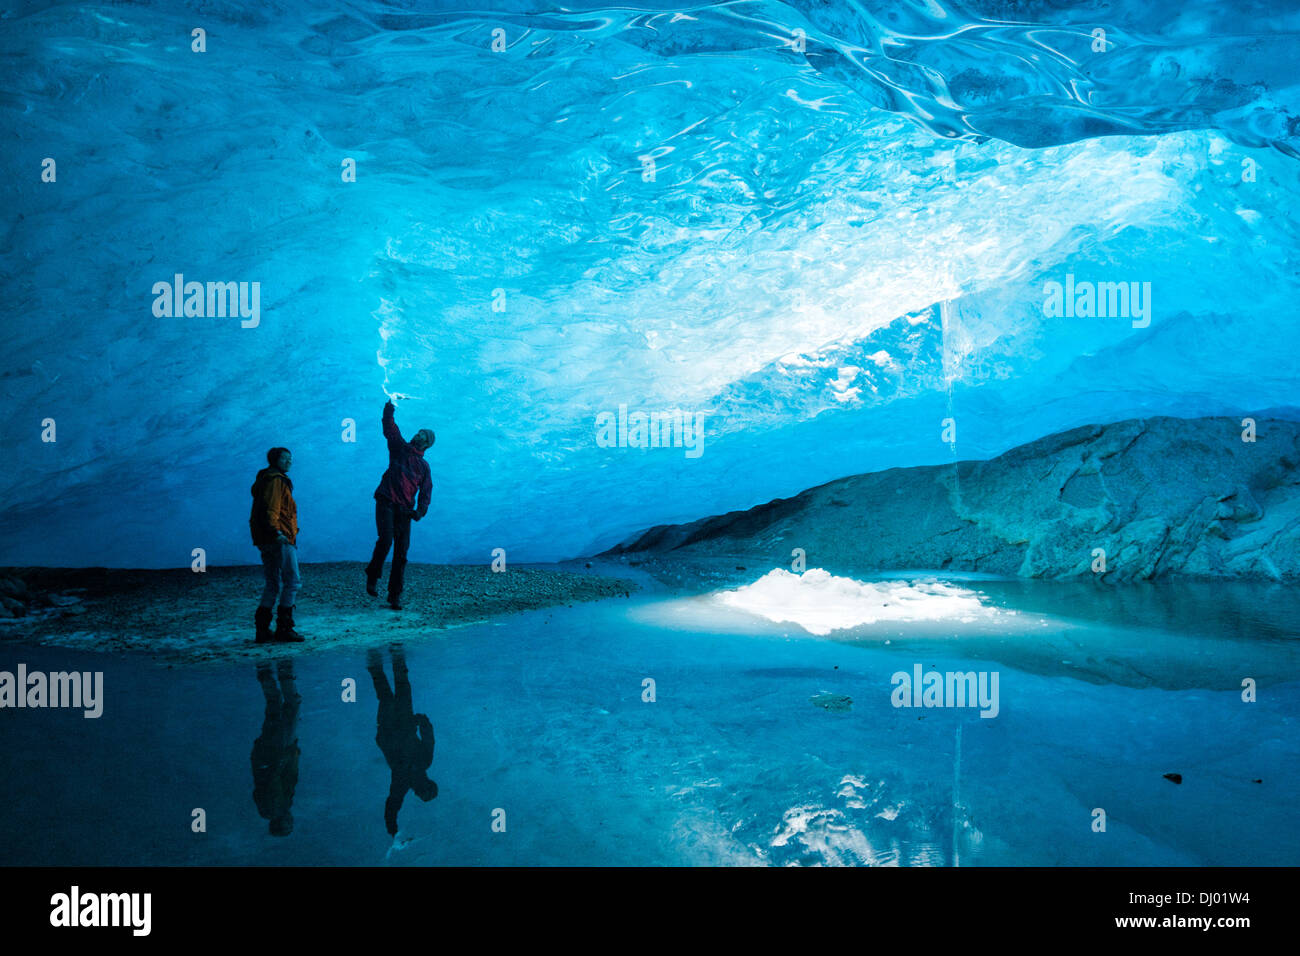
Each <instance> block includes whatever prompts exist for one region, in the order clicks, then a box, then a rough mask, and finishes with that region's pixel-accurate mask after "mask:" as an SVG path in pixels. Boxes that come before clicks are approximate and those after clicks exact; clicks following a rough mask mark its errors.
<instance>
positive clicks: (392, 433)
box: [384, 402, 406, 451]
mask: <svg viewBox="0 0 1300 956" xmlns="http://www.w3.org/2000/svg"><path fill="white" fill-rule="evenodd" d="M394 411H396V409H395V408H393V403H392V402H385V403H384V437H385V438H387V439H388V450H389V451H397V450H398V449H400V448H401V447H402V446H403V445H404V444H406V443H405V442H404V441H403V440H402V433H401V431H399V430H398V428H397V419H395V418H394V417H393V412H394Z"/></svg>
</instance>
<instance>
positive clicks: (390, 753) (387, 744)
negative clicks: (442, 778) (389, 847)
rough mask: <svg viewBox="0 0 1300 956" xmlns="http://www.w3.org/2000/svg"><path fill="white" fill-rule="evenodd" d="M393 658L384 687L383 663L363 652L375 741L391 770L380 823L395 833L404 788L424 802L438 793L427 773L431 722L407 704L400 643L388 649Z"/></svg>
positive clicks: (407, 681)
mask: <svg viewBox="0 0 1300 956" xmlns="http://www.w3.org/2000/svg"><path fill="white" fill-rule="evenodd" d="M389 654H390V655H391V657H392V659H393V687H394V688H395V689H396V690H395V692H394V690H393V689H390V688H389V686H388V678H387V676H385V674H384V662H383V658H382V657H381V656H380V654H379V651H377V650H375V649H373V648H372V649H371V650H370V651H369V652H368V653H367V654H366V670H368V671H369V672H370V677H371V679H372V680H373V681H374V683H375V694H376V695H377V696H378V697H379V715H378V718H377V720H378V725H379V728H378V732H377V733H376V734H375V742H376V743H377V744H379V749H380V750H382V751H383V752H384V759H385V760H387V761H388V767H389V769H390V770H391V771H392V781H391V783H390V784H389V787H388V799H387V800H386V801H385V802H384V823H385V824H386V825H387V827H388V832H389V833H390V834H391V835H393V836H396V835H397V811H398V810H400V809H402V801H403V800H405V799H406V792H407V791H408V790H411V791H414V793H415V795H416V796H417V797H419V798H420V799H421V800H424V801H425V802H426V803H427V802H428V801H430V800H432V799H433V798H434V797H436V796H437V795H438V785H437V784H436V783H434V782H433V781H432V780H430V779H429V775H428V773H427V771H428V769H429V767H430V766H431V765H432V764H433V724H431V723H430V722H429V718H428V716H427V715H425V714H416V713H413V712H412V711H413V710H414V708H413V707H412V705H411V680H410V678H409V677H408V676H407V673H406V657H405V655H404V654H403V653H402V648H401V647H400V646H396V645H395V646H393V647H392V648H390V649H389Z"/></svg>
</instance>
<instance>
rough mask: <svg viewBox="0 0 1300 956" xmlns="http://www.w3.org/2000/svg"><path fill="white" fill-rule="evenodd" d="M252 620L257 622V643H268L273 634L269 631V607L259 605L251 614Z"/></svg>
mask: <svg viewBox="0 0 1300 956" xmlns="http://www.w3.org/2000/svg"><path fill="white" fill-rule="evenodd" d="M253 620H254V622H256V624H257V640H256V642H255V643H257V644H269V643H271V641H272V639H273V638H274V636H275V635H273V634H272V633H271V609H270V608H269V607H259V608H258V609H257V613H256V614H255V615H253Z"/></svg>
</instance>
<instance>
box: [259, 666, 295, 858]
mask: <svg viewBox="0 0 1300 956" xmlns="http://www.w3.org/2000/svg"><path fill="white" fill-rule="evenodd" d="M276 671H277V673H278V675H279V678H280V682H279V684H278V685H277V684H276V679H275V676H273V675H272V674H271V665H270V663H268V662H265V661H263V662H261V663H259V664H258V665H257V683H258V684H259V685H260V686H261V688H262V694H263V695H264V696H265V697H266V715H265V716H264V717H263V718H262V735H261V736H260V737H258V738H257V739H256V740H255V741H253V753H252V755H251V757H250V760H251V761H252V764H253V802H254V803H256V804H257V812H258V813H259V814H261V816H262V818H263V819H265V820H269V821H270V824H269V827H270V832H271V835H272V836H288V835H289V834H290V833H292V832H293V814H292V813H291V812H290V808H291V807H292V806H293V790H294V787H296V786H297V785H298V753H299V750H298V705H299V704H300V703H301V702H302V697H300V696H299V694H298V690H297V688H296V687H295V686H294V680H293V662H292V661H289V660H287V659H284V660H279V661H276Z"/></svg>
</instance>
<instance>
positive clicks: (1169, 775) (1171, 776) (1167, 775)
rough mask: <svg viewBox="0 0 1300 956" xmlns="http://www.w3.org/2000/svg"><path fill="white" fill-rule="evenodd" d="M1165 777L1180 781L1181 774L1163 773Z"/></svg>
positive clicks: (1181, 779)
mask: <svg viewBox="0 0 1300 956" xmlns="http://www.w3.org/2000/svg"><path fill="white" fill-rule="evenodd" d="M1165 779H1166V780H1172V781H1173V782H1174V783H1182V782H1183V775H1182V774H1181V773H1167V774H1165Z"/></svg>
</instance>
